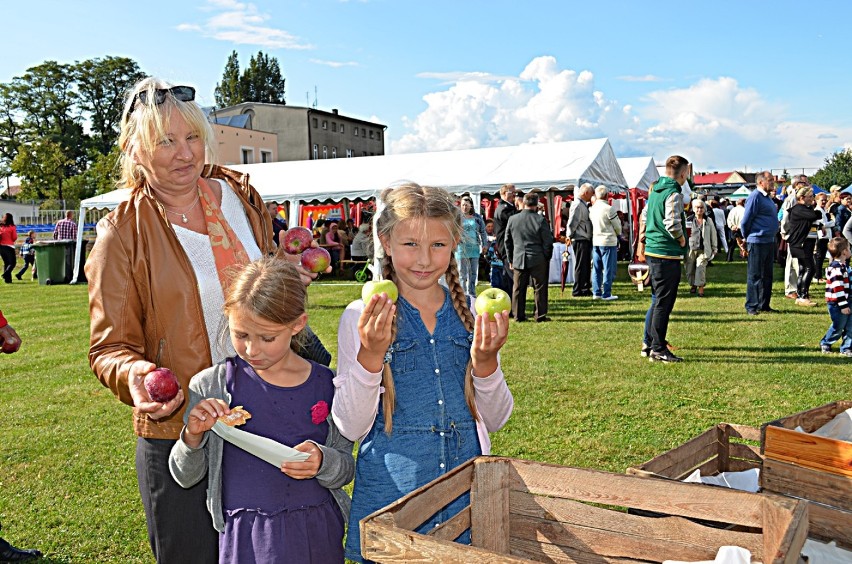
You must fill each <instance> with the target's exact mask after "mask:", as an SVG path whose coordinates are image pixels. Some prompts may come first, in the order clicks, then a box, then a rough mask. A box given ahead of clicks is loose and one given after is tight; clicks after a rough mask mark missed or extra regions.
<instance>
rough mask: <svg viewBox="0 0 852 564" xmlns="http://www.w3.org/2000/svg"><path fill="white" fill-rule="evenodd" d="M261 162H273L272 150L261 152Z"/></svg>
mask: <svg viewBox="0 0 852 564" xmlns="http://www.w3.org/2000/svg"><path fill="white" fill-rule="evenodd" d="M260 162H262V163H271V162H272V151H261V152H260Z"/></svg>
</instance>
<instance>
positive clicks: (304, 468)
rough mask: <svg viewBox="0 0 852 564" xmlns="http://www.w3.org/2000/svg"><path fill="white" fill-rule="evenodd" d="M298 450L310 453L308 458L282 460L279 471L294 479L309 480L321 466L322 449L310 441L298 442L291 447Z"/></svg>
mask: <svg viewBox="0 0 852 564" xmlns="http://www.w3.org/2000/svg"><path fill="white" fill-rule="evenodd" d="M293 448H294V449H295V450H298V451H299V452H306V453H308V454H310V455H311V456H310V458H308V459H307V460H305V461H302V462H282V463H281V471H282V472H284V473H285V474H287V475H288V476H290V477H291V478H293V479H296V480H309V479H311V478H313V477H314V476H316V475H317V473H318V472H319V470H320V467H321V466H322V451H321V450H320V448H319V447H318V446H317V445H316V444H315V443H313V442H311V441H305V442H303V443H299V444H297V445H296V446H294V447H293Z"/></svg>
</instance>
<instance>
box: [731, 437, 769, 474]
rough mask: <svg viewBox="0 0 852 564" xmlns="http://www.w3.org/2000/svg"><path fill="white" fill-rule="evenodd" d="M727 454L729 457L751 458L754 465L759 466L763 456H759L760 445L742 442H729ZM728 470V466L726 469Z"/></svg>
mask: <svg viewBox="0 0 852 564" xmlns="http://www.w3.org/2000/svg"><path fill="white" fill-rule="evenodd" d="M728 451H729V452H728V455H729V456H730V458H742V459H745V460H751V461H752V462H754V463H755V464H754V466H755V467H757V466H760V464H761V463H762V462H763V458H762V457H761V456H760V447H759V446H751V445H746V444H742V443H731V444H730V445H728ZM728 472H730V468H729V469H728Z"/></svg>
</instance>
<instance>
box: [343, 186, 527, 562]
mask: <svg viewBox="0 0 852 564" xmlns="http://www.w3.org/2000/svg"><path fill="white" fill-rule="evenodd" d="M381 197H382V200H383V202H384V204H385V206H386V207H385V208H384V209H383V210H382V211H381V212H380V215H379V217H378V218H377V221H376V230H377V234H378V237H379V240H380V242H381V245H382V249H383V250H384V254H385V256H384V258H383V262H382V275H383V278H385V279H389V280H392V281H393V282H395V283H396V285H397V287H398V289H399V299H398V301H397V303H396V304H394V303H393V302H392V301H391V300H390V299H389V298H388V296H387V295H386V294H380V295H374V296H373V297H371V298H370V300H369V301H368V302H367V303H364V302H363V301H361V300H357V301H355V302H353V303H351V304H350V305H349V306H348V307H347V308H346V310H345V311H344V313H343V315H342V317H341V319H340V325H339V328H338V349H337V355H338V356H337V366H338V372H337V377H336V378H335V379H334V385H335V386H336V387H337V391H336V394H335V401H334V404H333V405H332V418H333V420H334V422H335V424H336V425H337V427H338V429H339V430H340V432H341V434H343V436H344V437H346V438H348V439H350V440H353V441H354V440H359V441H360V445H359V450H358V459H357V463H356V469H355V488H354V491H353V504H352V511H351V514H350V519H349V529H348V532H347V538H346V557H347V558H350V559H352V560H355V561H358V562H362V561H363V560H362V556H361V538H360V530H359V524H358V522H359V520H361V519H363V518H364V517H365V516H367V515H369V514H370V513H372V512H374V511H376V510H378V509H380V508H381V507H384V506H385V505H387V504H389V503H391V502H393V501H395V500H397V499H399V498H400V497H402V496H404V495H406V494H408V493H410V492H411V491H413V490H414V489H416V488H419V487H420V486H422V485H424V484H426V483H428V482H430V481H431V480H433V479H435V478H437V477H439V476H441V475H443V474H446V473H447V472H449V471H450V470H452V469H453V468H455V467H457V466H459V465H460V464H462V463H463V462H465V461H466V460H468V459H470V458H472V457H475V456H478V455H480V454H489V452H490V447H491V444H490V441H489V438H488V433H491V432H495V431H497V430H499V429H500V428H501V427H502V426H503V425H504V424H505V423H506V421H507V420H508V418H509V415H510V414H511V412H512V407H513V400H512V394H511V393H510V392H509V388H508V387H507V386H506V381H505V379H504V377H503V372H502V370H501V369H500V360H499V357H498V351H499V350H500V348H501V347H502V346H503V345H504V344H505V342H506V338H507V335H508V312H502V313H498V314H496V315H494V316H489V315H487V314H485V315H481V316H477V317H474V314H473V313H472V312H471V309H470V305H471V303H470V301H469V299H468V297H467V296H466V295H465V291H464V288H463V287H462V285H461V284H460V282H459V274H458V267H457V265H456V261H455V258H454V256H453V251H454V249H455V247H456V246H457V245H458V244H459V241H460V239H461V235H462V223H461V215H460V212H459V209H458V208H457V207H456V206H454V205H453V204H454V202H453V200H454V198H452V196H451V195H450V194H449V193H447V192H446V191H445V190H443V189H440V188H430V187H420V186H418V185H416V184H413V183H411V184H405V185H402V186H396V187H393V188H389V189H387V190H385V191H384V192H383V193H382V196H381ZM442 276H443V277H444V278H445V280H446V283H447V287H446V288H445V287H444V286H442V285H440V284H439V280H440V279H441V277H442ZM380 398H381V401H379V399H380ZM468 504H469V496H467V495H464V496H462V497H460V498H458V499H457V500H455V501H453V502H452V503H450V504H449V505H448V506H447V507H445V508H444V509H443V510H442V511H440V512H438V513H437V514H435V515H433V516H432V517H431V518H430V519H429V520H428V521H427V522H426V523H424V525H423V526H422V527H420V528H419V529H418V532H427V531H428V530H430V529H432V528H434V527H437V526H438V525H440V524H441V523H443V522H445V521H446V520H447V519H448V518H449V517H451V516H452V515H455V514H456V513H458V512H459V511H460V510H461V509H463V508H464V507H466V506H467V505H468ZM456 541H457V542H463V543H469V542H470V531H469V530H467V531H465V532H464V533H463V534H462V535H460V536H459V538H457V539H456Z"/></svg>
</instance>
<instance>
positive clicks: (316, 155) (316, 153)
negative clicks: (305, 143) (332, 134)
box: [314, 143, 319, 160]
mask: <svg viewBox="0 0 852 564" xmlns="http://www.w3.org/2000/svg"><path fill="white" fill-rule="evenodd" d="M318 158H319V147H318V146H317V144H316V143H314V160H317V159H318Z"/></svg>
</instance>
